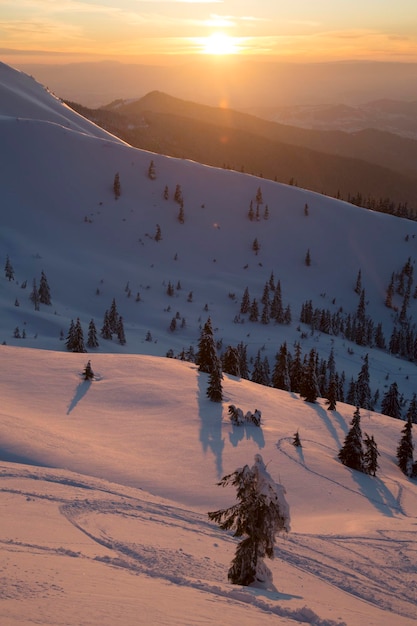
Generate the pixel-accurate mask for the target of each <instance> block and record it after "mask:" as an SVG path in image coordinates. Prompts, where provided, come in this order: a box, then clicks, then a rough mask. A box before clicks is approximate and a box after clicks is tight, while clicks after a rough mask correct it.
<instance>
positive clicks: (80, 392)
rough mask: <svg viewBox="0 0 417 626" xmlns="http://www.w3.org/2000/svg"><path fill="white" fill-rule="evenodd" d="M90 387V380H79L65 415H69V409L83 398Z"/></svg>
mask: <svg viewBox="0 0 417 626" xmlns="http://www.w3.org/2000/svg"><path fill="white" fill-rule="evenodd" d="M90 387H91V380H83V381H81V382H80V384H79V385H78V386H77V388H76V390H75V394H74V397H73V399H72V400H71V402H70V405H69V407H68V411H67V415H69V414H70V413H71V411H73V410H74V409H75V407H76V406H77V404H78V403H79V402H80V400H82V399H83V398H84V396H85V394H86V393H87V391H88V390H89V389H90Z"/></svg>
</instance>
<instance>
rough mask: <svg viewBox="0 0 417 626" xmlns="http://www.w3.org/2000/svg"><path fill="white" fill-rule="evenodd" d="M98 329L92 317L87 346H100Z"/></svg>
mask: <svg viewBox="0 0 417 626" xmlns="http://www.w3.org/2000/svg"><path fill="white" fill-rule="evenodd" d="M98 346H99V342H98V339H97V329H96V325H95V323H94V320H93V319H91V320H90V323H89V325H88V335H87V348H98Z"/></svg>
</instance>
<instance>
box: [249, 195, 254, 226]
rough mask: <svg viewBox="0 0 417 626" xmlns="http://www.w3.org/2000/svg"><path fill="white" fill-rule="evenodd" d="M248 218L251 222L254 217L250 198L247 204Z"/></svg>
mask: <svg viewBox="0 0 417 626" xmlns="http://www.w3.org/2000/svg"><path fill="white" fill-rule="evenodd" d="M248 218H249V220H250V221H251V222H253V220H254V219H255V212H254V210H253V202H252V200H251V201H250V205H249V211H248Z"/></svg>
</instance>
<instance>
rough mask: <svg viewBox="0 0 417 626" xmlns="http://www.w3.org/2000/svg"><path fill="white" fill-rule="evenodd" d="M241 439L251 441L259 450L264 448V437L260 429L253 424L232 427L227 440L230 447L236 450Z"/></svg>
mask: <svg viewBox="0 0 417 626" xmlns="http://www.w3.org/2000/svg"><path fill="white" fill-rule="evenodd" d="M243 439H245V440H248V439H253V440H254V442H255V443H256V444H257V446H258V448H259V449H261V448H264V447H265V437H264V434H263V432H262V427H259V426H255V424H241V425H240V426H235V425H233V430H232V432H231V433H230V434H229V440H230V443H231V444H232V446H233V447H234V448H236V447H237V445H238V444H239V443H240V442H241V441H243Z"/></svg>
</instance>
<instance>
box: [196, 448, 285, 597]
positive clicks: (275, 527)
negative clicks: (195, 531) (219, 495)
mask: <svg viewBox="0 0 417 626" xmlns="http://www.w3.org/2000/svg"><path fill="white" fill-rule="evenodd" d="M218 485H220V486H222V487H226V486H228V485H232V486H233V487H235V488H236V497H237V503H236V504H235V505H233V506H231V507H229V508H227V509H221V510H219V511H212V512H209V513H208V517H209V519H210V520H212V521H214V522H216V523H217V524H218V525H219V526H220V528H221V529H222V530H233V531H234V536H235V537H239V538H241V537H243V539H242V540H241V541H240V543H239V544H238V546H237V548H236V552H235V557H234V559H233V561H232V563H231V566H230V568H229V571H228V579H229V580H230V582H231V583H232V584H235V585H250V584H251V583H253V582H255V581H256V582H257V583H258V584H259V583H263V584H264V585H265V586H268V585H271V584H272V574H271V572H270V570H269V568H268V567H267V566H266V565H265V563H264V562H263V559H264V558H265V557H268V558H270V559H273V558H274V546H275V541H276V535H277V534H278V533H279V532H288V531H289V530H290V514H289V506H288V504H287V501H286V499H285V489H284V487H283V486H282V485H280V484H277V483H275V482H274V480H273V479H272V478H271V476H270V475H269V473H268V472H267V469H266V467H265V464H264V462H263V459H262V457H261V455H260V454H256V455H255V463H254V465H253V466H252V467H251V468H250V467H249V466H248V465H245V466H244V467H243V468H240V469H237V470H235V471H234V472H233V473H232V474H229V475H227V476H224V477H223V478H222V479H221V481H220V482H219V483H218Z"/></svg>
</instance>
